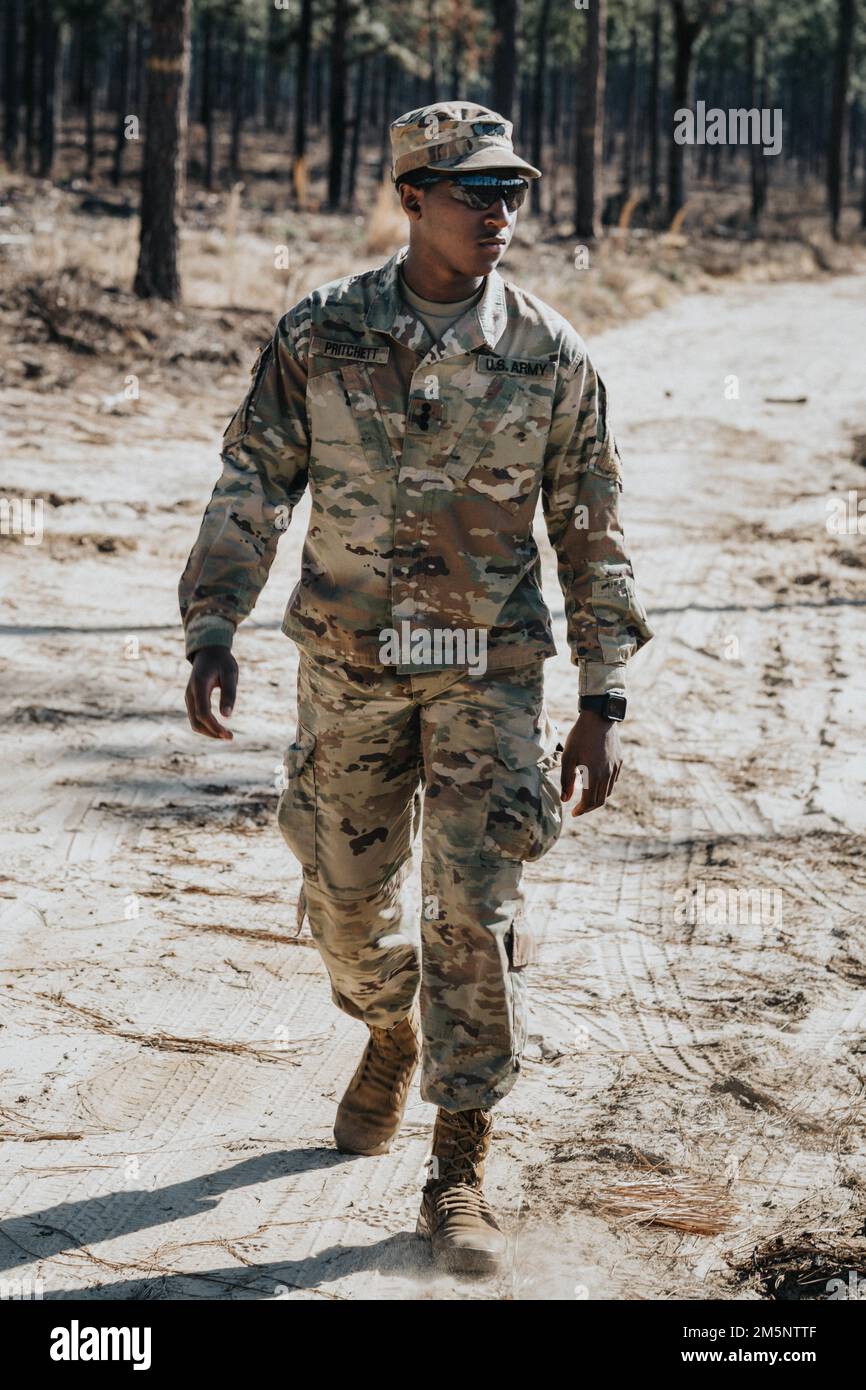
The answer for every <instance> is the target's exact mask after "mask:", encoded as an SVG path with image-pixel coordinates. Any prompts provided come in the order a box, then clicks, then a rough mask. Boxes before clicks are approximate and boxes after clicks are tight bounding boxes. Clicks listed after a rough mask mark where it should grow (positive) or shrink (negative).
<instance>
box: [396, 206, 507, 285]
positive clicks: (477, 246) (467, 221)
mask: <svg viewBox="0 0 866 1390" xmlns="http://www.w3.org/2000/svg"><path fill="white" fill-rule="evenodd" d="M410 196H411V197H412V201H413V202H417V205H418V209H419V210H418V211H416V210H414V209H413V207H412V205H411V203H408V204H407V200H406V194H405V193H404V194H403V199H402V201H403V207H404V210H405V211H406V213H407V215H408V216H409V217H411V218H412V220H413V222H414V223H415V224H416V225H415V230H414V232H413V236H414V237H416V238H417V239H418V240H419V241H422V242H423V244H424V247H425V250H427V251H429V252H430V254H432V255H436V256H439V257H441V259H443V260H444V261H445V262H446V263H447V264H448V265H451V266H453V268H454V269H455V270H456V271H459V272H460V273H461V274H462V275H465V276H467V277H468V278H472V279H474V278H475V277H477V276H479V275H489V274H490V272H491V270H493V268H494V266H496V265H497V264H498V262H499V261H501V260H502V257H503V256H504V255H505V252H506V251H507V249H508V244H509V242H510V241H511V238H512V236H513V235H514V228H515V227H516V225H517V211H518V210H517V208H515V209H514V211H513V212H509V211H508V208H507V207H506V206H505V203H504V201H503V200H502V198H497V200H496V201H495V202H494V203H491V205H490V207H489V208H480V209H476V208H471V207H469V206H468V204H466V203H461V202H460V201H458V199H456V198H452V196H451V194H450V193H449V192H448V187H447V184H445V183H438V184H433V185H432V186H431V187H429V188H418V189H412V190H411V194H410Z"/></svg>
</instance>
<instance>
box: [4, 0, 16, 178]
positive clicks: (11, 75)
mask: <svg viewBox="0 0 866 1390" xmlns="http://www.w3.org/2000/svg"><path fill="white" fill-rule="evenodd" d="M3 47H4V55H3V58H4V62H3V101H4V111H3V153H4V156H5V159H6V163H7V164H8V166H9V168H10V169H14V168H15V167H16V165H17V163H18V100H19V97H18V0H6V24H5V27H4V34H3Z"/></svg>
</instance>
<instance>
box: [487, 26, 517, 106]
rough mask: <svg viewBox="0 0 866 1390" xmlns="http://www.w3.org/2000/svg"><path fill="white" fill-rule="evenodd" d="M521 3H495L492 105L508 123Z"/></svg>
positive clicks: (514, 76) (515, 69)
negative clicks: (519, 5) (518, 8)
mask: <svg viewBox="0 0 866 1390" xmlns="http://www.w3.org/2000/svg"><path fill="white" fill-rule="evenodd" d="M517 5H518V0H493V33H494V39H495V45H496V46H495V48H494V50H493V82H492V94H491V101H490V104H491V106H492V107H493V110H494V111H498V112H499V115H500V116H504V117H505V119H506V120H509V121H510V120H511V119H512V112H513V110H514V87H515V78H516V73H517Z"/></svg>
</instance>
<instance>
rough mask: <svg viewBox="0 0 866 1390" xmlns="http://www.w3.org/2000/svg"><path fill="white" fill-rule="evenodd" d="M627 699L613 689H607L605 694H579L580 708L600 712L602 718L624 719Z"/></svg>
mask: <svg viewBox="0 0 866 1390" xmlns="http://www.w3.org/2000/svg"><path fill="white" fill-rule="evenodd" d="M627 704H628V701H627V700H626V698H625V696H624V695H619V694H617V693H616V692H615V691H613V690H609V691H608V692H607V694H606V695H581V697H580V708H581V709H582V710H584V709H591V710H592V711H593V712H594V713H595V714H600V715H602V717H603V718H604V719H616V720H621V719H625V711H626V705H627Z"/></svg>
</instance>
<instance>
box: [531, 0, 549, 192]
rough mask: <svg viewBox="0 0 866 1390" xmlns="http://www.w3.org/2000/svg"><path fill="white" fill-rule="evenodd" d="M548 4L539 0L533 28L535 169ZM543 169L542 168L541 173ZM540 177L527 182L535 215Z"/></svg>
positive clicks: (538, 162) (541, 128)
mask: <svg viewBox="0 0 866 1390" xmlns="http://www.w3.org/2000/svg"><path fill="white" fill-rule="evenodd" d="M550 5H551V0H541V9H540V10H539V12H538V23H537V25H536V29H535V73H534V78H533V95H532V154H531V156H530V163H531V164H534V165H535V167H536V169H541V159H542V148H541V147H542V140H543V134H544V87H545V76H546V73H545V66H544V52H545V49H546V47H547V30H548V26H549V24H550ZM543 172H544V170H543V169H542V173H543ZM541 182H542V180H541V179H530V182H529V199H530V203H529V206H530V207H531V209H532V211H533V212H534V213H535V215H536V217H537V216H539V215H540V214H541V189H540V188H539V186H538V185H539V184H540V183H541Z"/></svg>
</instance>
